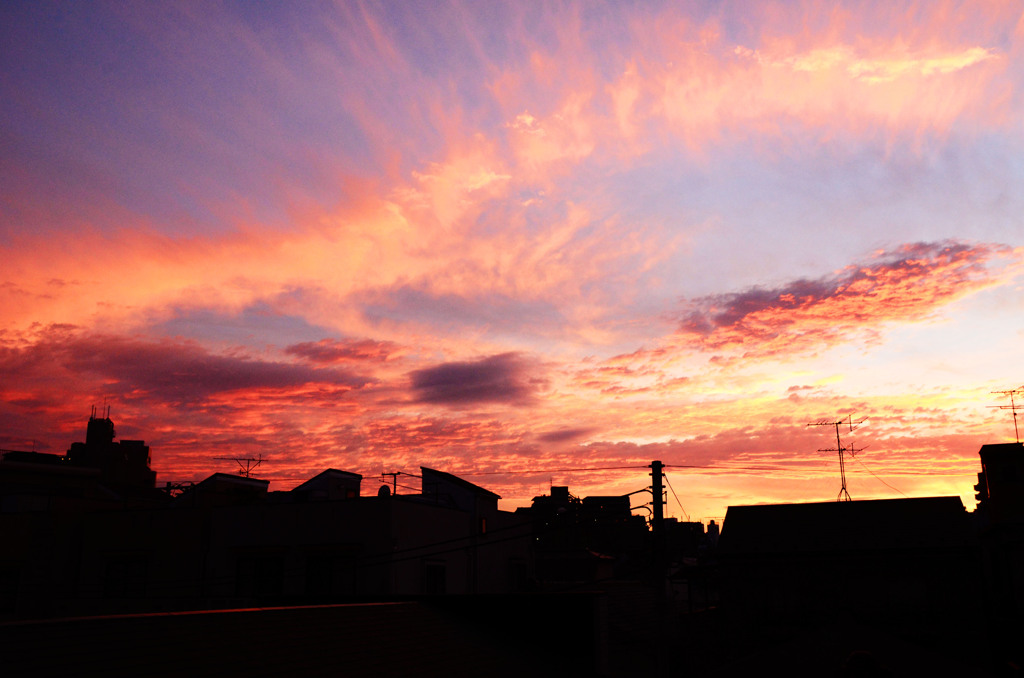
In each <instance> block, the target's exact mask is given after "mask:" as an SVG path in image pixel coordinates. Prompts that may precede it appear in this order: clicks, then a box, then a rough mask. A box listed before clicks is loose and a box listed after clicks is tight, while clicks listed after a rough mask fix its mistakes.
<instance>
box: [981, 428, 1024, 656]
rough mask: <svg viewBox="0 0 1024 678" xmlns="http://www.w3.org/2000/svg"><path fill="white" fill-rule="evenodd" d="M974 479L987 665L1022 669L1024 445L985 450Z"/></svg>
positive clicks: (998, 446)
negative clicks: (987, 639)
mask: <svg viewBox="0 0 1024 678" xmlns="http://www.w3.org/2000/svg"><path fill="white" fill-rule="evenodd" d="M979 455H980V456H981V467H982V471H981V473H979V474H978V485H976V486H975V490H977V491H978V495H977V496H978V509H977V511H976V514H977V515H978V518H979V523H980V529H979V538H980V539H979V540H980V545H981V548H980V551H981V569H982V575H981V583H982V585H983V587H984V589H983V596H982V600H983V602H984V607H985V619H984V623H985V628H986V629H987V636H988V638H989V642H990V644H989V648H988V650H989V653H990V656H991V662H990V663H991V664H992V665H993V666H994V667H995V668H997V669H998V670H1001V671H1006V670H1007V667H1009V666H1017V667H1019V666H1021V665H1022V664H1024V444H1021V443H1003V444H996V445H983V446H982V447H981V450H980V451H979Z"/></svg>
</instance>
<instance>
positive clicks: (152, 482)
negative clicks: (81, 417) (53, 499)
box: [65, 410, 156, 492]
mask: <svg viewBox="0 0 1024 678" xmlns="http://www.w3.org/2000/svg"><path fill="white" fill-rule="evenodd" d="M114 436H115V432H114V422H113V421H111V420H110V415H109V413H108V415H107V416H106V417H104V418H102V419H100V418H98V417H97V416H96V413H95V410H94V411H93V414H92V416H90V417H89V424H88V427H87V428H86V434H85V442H84V443H72V444H71V447H70V448H69V449H68V451H67V454H66V455H65V459H66V460H67V462H68V463H69V464H70V465H71V466H78V467H86V468H96V469H99V470H100V478H101V479H102V482H104V483H105V484H107V485H110V486H111V487H113V488H114V489H116V490H118V491H121V492H133V491H138V490H142V491H145V490H149V489H153V488H154V487H156V472H155V471H153V470H151V469H150V468H149V464H150V458H149V446H148V445H146V444H145V443H144V442H143V441H141V440H121V441H120V442H114Z"/></svg>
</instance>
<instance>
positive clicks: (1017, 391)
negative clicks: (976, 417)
mask: <svg viewBox="0 0 1024 678" xmlns="http://www.w3.org/2000/svg"><path fill="white" fill-rule="evenodd" d="M992 393H996V394H999V395H1002V396H1010V404H1009V405H989V407H995V408H996V409H999V410H1010V411H1011V412H1013V435H1014V437H1015V438H1016V439H1017V442H1018V443H1019V442H1020V431H1018V430H1017V409H1018V408H1020V407H1021V405H1018V404H1017V402H1016V401H1015V400H1014V398H1013V397H1014V396H1024V386H1020V387H1018V388H1013V389H1010V390H1009V391H992Z"/></svg>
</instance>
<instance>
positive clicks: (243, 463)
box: [214, 452, 263, 478]
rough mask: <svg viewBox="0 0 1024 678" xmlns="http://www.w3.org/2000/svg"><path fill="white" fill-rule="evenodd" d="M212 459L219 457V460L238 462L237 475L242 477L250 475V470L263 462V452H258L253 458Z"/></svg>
mask: <svg viewBox="0 0 1024 678" xmlns="http://www.w3.org/2000/svg"><path fill="white" fill-rule="evenodd" d="M214 459H220V460H221V461H233V462H235V463H236V464H238V475H240V476H242V477H243V478H248V477H250V476H251V475H252V472H253V471H255V470H256V467H257V466H259V465H260V464H262V463H263V453H262V452H261V453H259V454H257V455H256V457H255V458H253V457H248V458H243V459H239V458H238V457H214Z"/></svg>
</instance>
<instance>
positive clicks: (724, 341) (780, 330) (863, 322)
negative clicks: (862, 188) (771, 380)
mask: <svg viewBox="0 0 1024 678" xmlns="http://www.w3.org/2000/svg"><path fill="white" fill-rule="evenodd" d="M1004 258H1009V259H1012V260H1019V259H1020V253H1018V252H1013V251H1011V250H1010V249H1009V248H1008V247H1005V246H998V245H968V244H964V243H954V242H941V243H914V244H908V245H903V246H902V247H899V248H897V249H895V250H892V251H888V252H885V251H883V252H879V253H877V254H876V255H875V257H874V258H873V259H871V260H870V261H868V262H865V263H863V264H855V265H851V266H849V267H847V268H845V269H843V270H842V271H839V272H838V273H837V274H835V275H833V276H829V277H823V278H819V279H815V280H795V281H792V282H790V283H788V284H786V285H783V286H781V287H776V288H762V287H757V288H751V289H749V290H746V291H745V292H740V293H734V294H725V295H718V296H713V297H706V298H703V299H697V300H694V301H693V302H691V304H690V310H689V311H688V312H687V313H686V314H685V316H684V318H683V320H682V323H681V325H680V328H679V333H680V336H681V337H683V338H686V339H687V340H691V341H695V342H696V343H697V345H698V346H699V347H701V349H702V350H705V351H721V350H729V351H741V352H742V353H744V354H745V355H748V356H749V355H769V354H787V353H790V354H792V353H798V352H805V351H814V350H816V349H818V348H822V347H826V346H828V345H832V344H836V343H840V342H844V341H849V340H850V339H851V337H852V336H855V335H856V336H858V337H860V339H861V340H863V339H864V338H870V337H871V336H872V335H874V334H876V333H877V332H879V331H880V329H879V328H880V327H882V326H884V324H885V323H903V322H911V321H915V320H920V319H922V318H925V317H928V316H930V315H931V314H933V313H935V312H936V311H937V310H938V309H940V308H941V307H943V306H945V305H947V304H949V303H950V302H952V301H954V300H956V299H959V298H962V297H964V296H967V295H969V294H972V293H974V292H977V291H978V290H981V289H984V288H986V287H989V286H992V285H994V284H999V283H1000V282H1001V281H1002V280H1003V279H1004V275H1005V271H1004V272H1003V274H1002V275H1001V274H1000V271H999V270H993V269H991V268H990V267H989V265H990V264H996V265H998V264H999V263H1000V261H999V260H1000V259H1004ZM1009 270H1010V271H1012V270H1013V269H1012V267H1011V268H1010V269H1009Z"/></svg>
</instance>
